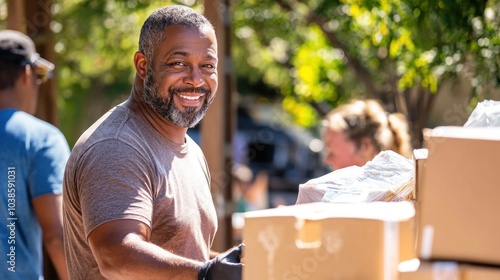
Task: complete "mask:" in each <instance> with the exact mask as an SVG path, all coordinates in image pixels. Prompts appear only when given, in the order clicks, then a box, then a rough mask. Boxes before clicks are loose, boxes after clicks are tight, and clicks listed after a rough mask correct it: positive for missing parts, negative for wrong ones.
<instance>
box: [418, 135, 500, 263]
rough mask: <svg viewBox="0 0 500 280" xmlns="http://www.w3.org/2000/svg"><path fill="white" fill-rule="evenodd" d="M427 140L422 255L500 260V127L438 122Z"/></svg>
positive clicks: (421, 207)
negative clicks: (444, 125) (438, 124)
mask: <svg viewBox="0 0 500 280" xmlns="http://www.w3.org/2000/svg"><path fill="white" fill-rule="evenodd" d="M425 146H426V147H427V148H428V149H429V154H428V158H427V160H426V168H425V173H424V179H423V184H421V185H420V186H419V190H418V191H419V195H418V196H419V199H418V200H419V201H418V203H417V204H416V206H417V207H418V208H417V213H418V214H417V216H418V226H417V228H418V239H417V252H418V254H419V257H420V259H424V260H453V261H463V262H474V263H483V264H492V265H500V242H499V237H500V219H498V213H500V203H499V198H500V129H498V128H470V127H469V128H466V127H439V128H435V129H432V130H429V131H427V133H426V134H425Z"/></svg>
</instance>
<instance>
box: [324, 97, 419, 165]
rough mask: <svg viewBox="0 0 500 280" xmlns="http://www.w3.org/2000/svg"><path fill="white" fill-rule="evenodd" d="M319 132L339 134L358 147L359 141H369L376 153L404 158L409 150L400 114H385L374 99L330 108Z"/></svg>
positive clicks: (407, 155)
mask: <svg viewBox="0 0 500 280" xmlns="http://www.w3.org/2000/svg"><path fill="white" fill-rule="evenodd" d="M322 125H323V129H329V130H332V131H337V132H343V133H344V134H345V135H346V137H347V138H349V139H350V140H352V141H354V142H355V143H356V145H357V147H358V148H359V147H360V145H361V139H363V138H365V137H367V138H368V139H370V140H371V142H372V143H373V145H374V146H375V148H376V149H377V152H380V151H385V150H393V151H394V152H396V153H399V154H400V155H402V156H405V157H407V158H409V157H411V154H412V151H413V147H412V144H411V137H410V133H409V126H408V122H407V120H406V118H405V116H404V115H403V114H401V113H388V112H386V111H385V109H384V107H383V106H382V104H381V103H380V102H379V101H377V100H374V99H367V100H353V101H351V102H349V103H347V104H342V105H340V106H338V107H337V108H335V109H333V110H332V111H330V112H329V113H328V115H327V116H326V117H325V119H324V120H323V123H322Z"/></svg>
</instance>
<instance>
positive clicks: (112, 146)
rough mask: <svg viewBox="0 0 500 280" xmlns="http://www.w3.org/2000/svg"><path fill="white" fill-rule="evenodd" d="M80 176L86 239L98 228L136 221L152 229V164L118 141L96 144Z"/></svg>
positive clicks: (81, 166) (81, 165)
mask: <svg viewBox="0 0 500 280" xmlns="http://www.w3.org/2000/svg"><path fill="white" fill-rule="evenodd" d="M77 164H78V167H77V168H78V169H77V173H76V180H77V189H78V194H79V196H80V203H81V209H82V217H83V224H84V230H85V235H86V236H87V237H88V235H89V234H90V232H91V231H92V230H93V229H94V228H96V227H97V226H99V225H101V224H103V223H105V222H109V221H113V220H119V219H133V220H137V221H140V222H143V223H145V224H146V225H147V226H149V227H151V220H152V218H151V217H152V212H153V191H152V187H151V186H152V184H153V181H154V180H153V178H154V174H153V172H152V171H151V169H152V168H151V165H152V164H151V163H150V162H148V161H147V160H146V158H145V157H144V156H143V155H141V154H140V153H139V152H138V151H137V150H135V149H134V148H132V147H131V146H130V145H128V144H126V143H124V142H121V141H120V140H117V139H109V140H105V141H102V142H99V143H96V144H94V145H93V146H92V147H91V148H89V149H88V150H87V151H86V152H85V154H84V155H82V157H81V158H80V160H79V162H78V163H77Z"/></svg>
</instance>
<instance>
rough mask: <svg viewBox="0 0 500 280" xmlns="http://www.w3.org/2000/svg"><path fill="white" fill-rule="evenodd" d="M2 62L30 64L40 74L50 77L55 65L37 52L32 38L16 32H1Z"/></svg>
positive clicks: (0, 49)
mask: <svg viewBox="0 0 500 280" xmlns="http://www.w3.org/2000/svg"><path fill="white" fill-rule="evenodd" d="M0 61H6V62H13V63H22V62H25V63H28V64H29V65H31V66H33V67H34V68H35V71H36V72H37V73H38V74H42V75H43V74H44V75H45V76H48V77H50V76H51V74H52V70H54V68H55V67H54V64H52V63H51V62H50V61H48V60H45V59H43V58H42V57H41V56H40V54H38V53H37V52H36V49H35V43H33V40H31V38H30V37H28V36H26V35H25V34H23V33H21V32H18V31H14V30H1V31H0Z"/></svg>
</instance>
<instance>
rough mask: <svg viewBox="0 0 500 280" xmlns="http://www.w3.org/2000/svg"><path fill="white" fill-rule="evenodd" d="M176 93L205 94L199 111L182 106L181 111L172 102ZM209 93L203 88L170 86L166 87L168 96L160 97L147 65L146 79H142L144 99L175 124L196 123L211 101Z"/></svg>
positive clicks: (192, 124) (183, 125) (187, 124)
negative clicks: (182, 109)
mask: <svg viewBox="0 0 500 280" xmlns="http://www.w3.org/2000/svg"><path fill="white" fill-rule="evenodd" d="M176 93H177V94H178V93H203V94H205V96H204V98H205V100H204V102H203V105H202V107H201V108H200V110H199V111H196V107H184V110H185V112H181V111H180V110H179V108H177V107H176V106H175V103H174V95H175V94H176ZM209 95H210V90H208V89H204V88H194V87H171V88H169V89H168V96H167V97H162V96H161V94H160V93H159V92H158V87H157V85H156V82H155V80H154V78H153V70H152V68H151V67H148V70H147V72H146V80H145V81H144V90H143V97H144V101H146V103H147V104H148V105H149V106H150V107H151V108H153V110H155V111H156V112H157V113H158V114H160V115H161V116H162V117H164V118H165V119H167V120H168V121H169V122H171V123H173V124H174V125H176V126H179V127H186V128H188V127H189V128H191V127H194V126H195V125H197V124H198V123H199V122H200V120H201V119H202V118H203V117H204V116H205V113H206V111H207V110H208V107H209V106H210V104H212V102H213V98H212V99H211V100H209V98H208V97H209Z"/></svg>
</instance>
